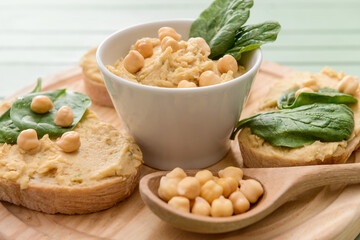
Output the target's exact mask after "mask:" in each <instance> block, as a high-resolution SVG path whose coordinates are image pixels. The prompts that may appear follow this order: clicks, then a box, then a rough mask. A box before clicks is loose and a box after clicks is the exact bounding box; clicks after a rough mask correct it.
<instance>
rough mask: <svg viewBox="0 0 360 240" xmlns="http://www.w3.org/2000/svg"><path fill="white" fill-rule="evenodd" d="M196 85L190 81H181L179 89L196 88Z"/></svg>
mask: <svg viewBox="0 0 360 240" xmlns="http://www.w3.org/2000/svg"><path fill="white" fill-rule="evenodd" d="M196 87H197V86H196V84H195V83H193V82H189V81H188V80H181V81H180V82H179V84H178V88H196Z"/></svg>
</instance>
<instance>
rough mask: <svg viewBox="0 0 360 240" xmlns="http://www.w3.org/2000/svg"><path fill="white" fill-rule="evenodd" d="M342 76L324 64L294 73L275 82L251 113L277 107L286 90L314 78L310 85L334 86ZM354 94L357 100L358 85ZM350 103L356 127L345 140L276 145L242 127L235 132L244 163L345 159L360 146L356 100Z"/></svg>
mask: <svg viewBox="0 0 360 240" xmlns="http://www.w3.org/2000/svg"><path fill="white" fill-rule="evenodd" d="M343 77H344V74H343V73H342V72H341V73H337V72H335V71H334V70H332V69H330V68H325V69H323V70H322V72H320V73H317V74H312V73H309V72H306V73H295V74H293V75H291V76H288V77H286V78H284V79H282V80H280V81H278V82H277V83H275V84H274V86H273V87H272V88H271V89H270V91H269V93H268V94H267V96H266V97H265V98H264V99H263V100H262V101H261V102H260V104H259V107H258V109H257V110H256V111H255V112H254V114H255V113H259V112H268V111H274V110H277V108H276V104H277V99H278V98H279V97H280V95H281V94H282V93H284V92H286V91H289V90H292V89H294V88H296V87H302V86H303V85H304V84H306V83H309V82H311V81H315V82H316V84H315V85H314V86H310V87H313V88H318V87H330V88H335V89H336V88H337V84H338V83H339V81H340V80H341V79H342V78H343ZM309 80H311V81H309ZM354 97H356V98H357V99H358V100H359V101H360V93H359V88H358V89H357V92H356V94H355V96H354ZM350 107H351V109H352V110H353V112H354V120H355V127H354V131H353V133H352V135H351V137H350V139H349V140H348V141H341V142H320V141H316V142H314V143H313V144H310V145H306V146H303V147H299V148H287V147H277V146H273V145H271V144H270V143H268V142H266V141H265V140H264V139H262V138H260V137H258V136H256V135H254V134H252V133H251V130H250V128H244V129H242V130H241V131H240V133H239V135H238V141H239V146H240V150H241V154H242V157H243V161H244V165H245V166H247V167H287V166H303V165H314V164H333V163H345V162H346V160H347V159H348V158H349V156H350V155H351V153H352V152H353V151H355V150H356V149H357V148H359V146H360V144H359V142H360V107H359V103H357V104H352V105H351V106H350Z"/></svg>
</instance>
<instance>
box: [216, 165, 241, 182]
mask: <svg viewBox="0 0 360 240" xmlns="http://www.w3.org/2000/svg"><path fill="white" fill-rule="evenodd" d="M218 174H219V177H222V178H225V177H232V178H234V179H235V180H236V182H239V181H240V180H241V179H242V177H243V171H242V170H241V168H237V167H233V166H230V167H226V168H224V169H223V170H220V171H219V173H218Z"/></svg>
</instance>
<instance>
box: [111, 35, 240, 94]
mask: <svg viewBox="0 0 360 240" xmlns="http://www.w3.org/2000/svg"><path fill="white" fill-rule="evenodd" d="M141 40H149V41H150V42H151V43H152V45H153V54H152V56H151V57H147V58H145V59H144V66H143V67H142V68H141V70H139V71H138V72H136V73H135V74H132V73H130V72H128V71H127V70H126V69H125V67H124V59H119V60H118V61H116V63H115V65H114V66H111V65H108V66H106V67H107V69H108V70H109V71H111V72H112V73H114V74H115V75H117V76H119V77H122V78H124V79H127V80H129V81H132V82H135V83H141V84H144V85H150V86H158V87H168V88H176V87H178V84H179V82H180V81H182V80H187V81H189V82H192V83H195V84H196V86H199V77H200V75H201V74H202V73H203V72H205V71H213V72H214V73H216V74H217V75H218V76H220V78H221V83H223V82H227V81H230V80H232V79H234V78H237V77H239V76H241V75H242V74H244V73H245V72H246V70H245V68H244V67H243V66H238V71H237V72H236V73H233V72H232V71H228V72H226V73H222V74H220V72H219V71H218V68H217V62H218V61H213V60H211V59H209V58H208V56H209V53H204V51H203V50H202V48H201V46H200V44H199V42H198V41H196V39H195V38H190V39H189V40H187V41H179V50H177V51H172V49H171V48H170V47H168V48H166V49H165V50H164V51H162V49H161V42H160V39H158V38H142V39H140V40H138V41H141ZM134 49H135V45H133V46H131V50H134Z"/></svg>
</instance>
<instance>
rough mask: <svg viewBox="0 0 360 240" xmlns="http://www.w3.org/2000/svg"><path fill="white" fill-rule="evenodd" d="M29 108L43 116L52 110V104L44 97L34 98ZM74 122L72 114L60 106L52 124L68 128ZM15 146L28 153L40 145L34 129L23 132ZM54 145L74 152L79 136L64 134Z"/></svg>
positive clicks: (66, 108)
mask: <svg viewBox="0 0 360 240" xmlns="http://www.w3.org/2000/svg"><path fill="white" fill-rule="evenodd" d="M30 108H31V110H32V111H33V112H35V113H38V114H44V113H47V112H49V111H50V110H52V109H53V108H54V104H53V102H52V101H51V99H50V98H49V97H47V96H44V95H39V96H36V97H34V98H33V99H32V101H31V105H30ZM73 121H74V113H73V111H72V110H71V108H70V107H68V106H62V107H61V108H60V109H59V110H58V111H57V112H56V114H55V118H54V123H55V124H56V125H57V126H59V127H69V126H71V124H72V123H73ZM17 144H18V146H19V148H21V149H23V150H25V151H30V150H33V149H35V148H37V147H38V146H39V144H40V141H39V139H38V136H37V133H36V131H35V130H34V129H26V130H23V131H22V132H21V133H20V134H19V136H18V138H17ZM56 144H57V145H58V146H59V147H60V148H61V149H62V150H63V151H64V152H68V153H70V152H74V151H76V150H78V149H79V147H80V145H81V142H80V134H79V133H77V132H75V131H69V132H66V133H64V134H63V135H62V136H61V138H60V140H59V141H57V142H56Z"/></svg>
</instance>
